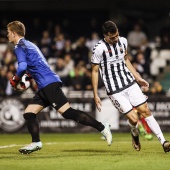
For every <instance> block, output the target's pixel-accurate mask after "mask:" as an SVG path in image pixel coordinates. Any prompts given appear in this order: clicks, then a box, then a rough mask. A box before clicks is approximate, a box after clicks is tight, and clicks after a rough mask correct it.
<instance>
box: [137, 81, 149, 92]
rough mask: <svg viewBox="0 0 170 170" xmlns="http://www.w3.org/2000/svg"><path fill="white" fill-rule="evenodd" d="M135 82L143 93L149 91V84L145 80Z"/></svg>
mask: <svg viewBox="0 0 170 170" xmlns="http://www.w3.org/2000/svg"><path fill="white" fill-rule="evenodd" d="M137 82H138V83H139V84H140V85H141V88H142V89H143V91H144V92H147V91H148V90H149V83H148V82H147V81H146V80H144V79H142V78H140V79H138V81H137Z"/></svg>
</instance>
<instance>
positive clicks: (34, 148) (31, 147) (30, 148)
mask: <svg viewBox="0 0 170 170" xmlns="http://www.w3.org/2000/svg"><path fill="white" fill-rule="evenodd" d="M41 148H42V142H41V141H40V142H32V143H31V144H29V145H26V146H24V147H22V148H21V149H19V152H20V153H22V154H30V153H32V152H34V151H38V150H40V149H41Z"/></svg>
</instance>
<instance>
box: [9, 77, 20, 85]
mask: <svg viewBox="0 0 170 170" xmlns="http://www.w3.org/2000/svg"><path fill="white" fill-rule="evenodd" d="M9 81H10V84H11V86H12V88H16V86H17V84H18V82H19V81H20V78H19V77H18V76H17V75H14V76H13V77H12V78H10V79H9Z"/></svg>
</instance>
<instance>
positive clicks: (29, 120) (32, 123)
mask: <svg viewBox="0 0 170 170" xmlns="http://www.w3.org/2000/svg"><path fill="white" fill-rule="evenodd" d="M24 118H25V120H26V125H27V128H28V131H29V132H30V134H31V137H32V142H39V141H40V135H39V122H38V120H37V118H36V114H34V113H31V112H29V113H25V114H24Z"/></svg>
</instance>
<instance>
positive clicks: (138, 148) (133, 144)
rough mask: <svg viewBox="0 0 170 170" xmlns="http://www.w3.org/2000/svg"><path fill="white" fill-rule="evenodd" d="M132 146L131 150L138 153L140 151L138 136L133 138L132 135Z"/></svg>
mask: <svg viewBox="0 0 170 170" xmlns="http://www.w3.org/2000/svg"><path fill="white" fill-rule="evenodd" d="M131 135H132V146H133V148H134V149H135V150H136V151H140V149H141V145H140V142H139V135H138V136H134V135H133V134H132V133H131Z"/></svg>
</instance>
